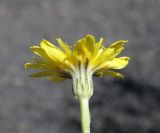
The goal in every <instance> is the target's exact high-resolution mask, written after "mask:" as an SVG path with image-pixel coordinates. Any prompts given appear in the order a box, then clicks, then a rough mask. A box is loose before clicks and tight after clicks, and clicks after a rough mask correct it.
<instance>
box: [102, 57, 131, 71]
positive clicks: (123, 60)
mask: <svg viewBox="0 0 160 133" xmlns="http://www.w3.org/2000/svg"><path fill="white" fill-rule="evenodd" d="M129 59H130V58H129V57H120V58H114V59H113V60H111V61H107V62H106V63H105V68H111V69H122V68H124V67H125V66H126V65H127V64H128V61H129Z"/></svg>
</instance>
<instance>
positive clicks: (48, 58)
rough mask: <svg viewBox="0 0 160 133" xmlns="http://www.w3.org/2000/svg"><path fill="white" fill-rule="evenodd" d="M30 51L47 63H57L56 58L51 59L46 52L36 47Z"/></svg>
mask: <svg viewBox="0 0 160 133" xmlns="http://www.w3.org/2000/svg"><path fill="white" fill-rule="evenodd" d="M31 50H32V51H33V53H35V54H36V55H39V56H40V57H42V58H44V59H46V60H48V61H49V62H53V63H55V62H57V59H56V58H51V57H49V56H48V55H47V53H46V51H45V50H44V49H42V48H40V47H38V46H32V47H31Z"/></svg>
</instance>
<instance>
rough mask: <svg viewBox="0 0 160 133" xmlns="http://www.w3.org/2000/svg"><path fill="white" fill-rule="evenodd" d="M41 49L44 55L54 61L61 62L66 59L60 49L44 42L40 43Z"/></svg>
mask: <svg viewBox="0 0 160 133" xmlns="http://www.w3.org/2000/svg"><path fill="white" fill-rule="evenodd" d="M41 48H42V49H44V50H45V52H46V54H47V55H48V56H49V57H50V58H51V59H53V60H54V61H57V62H59V61H60V62H63V61H64V59H65V58H66V55H65V54H64V52H63V51H62V50H61V49H59V48H58V47H56V46H54V45H51V43H48V42H47V43H46V41H44V40H42V41H41Z"/></svg>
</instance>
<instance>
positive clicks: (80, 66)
mask: <svg viewBox="0 0 160 133" xmlns="http://www.w3.org/2000/svg"><path fill="white" fill-rule="evenodd" d="M57 42H58V44H59V46H60V47H56V46H55V45H53V44H52V43H50V42H48V41H47V40H42V41H41V43H40V46H32V47H31V50H32V51H33V53H35V54H36V55H38V56H39V57H40V58H38V57H33V62H30V63H26V64H25V68H27V69H30V68H31V69H39V70H40V72H38V73H35V74H32V75H31V76H32V77H49V79H50V80H52V81H63V80H65V79H68V78H72V80H73V85H74V87H73V89H74V90H75V91H74V93H75V95H77V94H76V93H78V95H81V94H82V93H83V89H81V90H80V91H79V92H77V88H78V87H77V83H78V82H81V85H80V84H79V85H80V86H79V88H84V85H85V86H86V85H88V88H93V87H92V80H91V78H92V76H100V77H102V76H105V75H108V76H113V77H121V78H123V75H122V74H120V73H118V72H115V71H113V70H114V69H115V70H117V69H122V68H124V67H125V66H126V65H127V64H128V61H129V57H119V58H117V56H118V55H119V54H120V53H121V51H122V50H123V49H124V44H125V43H127V42H128V41H127V40H120V41H117V42H115V43H113V44H111V45H110V46H109V47H107V48H105V47H104V46H103V45H102V43H103V38H100V39H99V41H98V42H97V41H96V39H95V37H94V36H93V35H90V34H88V35H86V36H85V37H84V38H82V39H80V40H78V41H77V42H76V43H75V44H74V46H73V48H71V47H70V46H68V44H67V43H66V42H63V41H62V39H61V38H58V39H57ZM91 90H92V89H91ZM92 91H93V90H92ZM88 92H90V91H89V90H88ZM89 94H90V96H91V95H92V92H90V93H89ZM82 95H83V94H82ZM87 95H88V94H87Z"/></svg>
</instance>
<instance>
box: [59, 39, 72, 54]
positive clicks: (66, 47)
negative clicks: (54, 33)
mask: <svg viewBox="0 0 160 133" xmlns="http://www.w3.org/2000/svg"><path fill="white" fill-rule="evenodd" d="M57 42H58V44H59V45H60V46H61V48H62V49H63V50H64V52H65V53H66V55H67V56H70V55H71V52H72V51H71V49H70V48H69V46H68V45H67V44H66V43H64V42H63V41H62V39H61V38H58V39H57Z"/></svg>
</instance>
